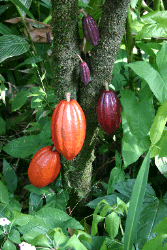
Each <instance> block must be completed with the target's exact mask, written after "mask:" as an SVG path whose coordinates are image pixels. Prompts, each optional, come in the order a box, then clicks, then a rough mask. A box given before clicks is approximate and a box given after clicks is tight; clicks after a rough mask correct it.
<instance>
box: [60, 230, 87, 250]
mask: <svg viewBox="0 0 167 250" xmlns="http://www.w3.org/2000/svg"><path fill="white" fill-rule="evenodd" d="M65 247H71V248H74V249H76V250H87V248H86V247H85V246H84V245H83V244H82V243H81V242H80V240H79V239H78V238H77V236H76V235H75V234H73V236H72V237H71V238H70V239H69V240H68V242H67V243H66V245H65Z"/></svg>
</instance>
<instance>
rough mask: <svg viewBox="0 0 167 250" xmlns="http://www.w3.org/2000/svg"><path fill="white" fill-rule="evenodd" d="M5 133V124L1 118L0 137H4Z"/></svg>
mask: <svg viewBox="0 0 167 250" xmlns="http://www.w3.org/2000/svg"><path fill="white" fill-rule="evenodd" d="M5 133H6V123H5V121H4V120H3V118H2V117H0V135H4V134H5Z"/></svg>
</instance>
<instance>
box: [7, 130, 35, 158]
mask: <svg viewBox="0 0 167 250" xmlns="http://www.w3.org/2000/svg"><path fill="white" fill-rule="evenodd" d="M38 145H39V137H38V136H37V135H31V136H23V137H21V138H18V139H15V140H13V141H10V142H9V143H8V144H6V145H5V147H4V148H3V150H4V151H5V152H6V153H7V154H9V155H11V156H13V157H16V158H25V157H27V156H29V155H33V154H34V152H35V150H36V148H37V147H38Z"/></svg>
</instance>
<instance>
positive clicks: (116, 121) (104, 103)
mask: <svg viewBox="0 0 167 250" xmlns="http://www.w3.org/2000/svg"><path fill="white" fill-rule="evenodd" d="M96 113H97V119H98V122H99V124H100V126H101V127H102V129H103V130H104V132H106V133H107V134H108V135H111V134H113V133H115V132H116V131H117V129H118V128H119V126H120V123H121V119H122V109H121V104H120V101H119V99H118V97H117V96H116V94H115V92H114V91H113V90H109V91H106V90H104V91H103V92H102V94H101V96H100V97H99V100H98V102H97V107H96Z"/></svg>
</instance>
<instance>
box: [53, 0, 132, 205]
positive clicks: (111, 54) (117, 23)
mask: <svg viewBox="0 0 167 250" xmlns="http://www.w3.org/2000/svg"><path fill="white" fill-rule="evenodd" d="M77 3H78V0H61V1H60V0H52V6H53V15H52V26H53V37H54V40H53V51H52V67H53V79H54V81H53V86H54V88H55V94H56V97H57V101H58V102H59V101H60V100H62V99H64V98H65V97H64V96H65V93H67V92H70V93H71V99H76V100H77V101H78V102H79V104H80V105H81V107H82V108H83V111H84V113H85V116H86V124H87V130H86V138H85V142H84V145H83V148H82V149H81V151H80V153H79V154H78V155H77V156H76V157H75V158H74V159H73V160H72V161H67V160H66V159H65V158H64V157H63V156H62V157H61V164H62V171H63V176H64V178H65V182H66V183H67V185H68V187H71V195H72V196H71V198H70V204H71V206H72V207H73V206H74V205H75V204H76V203H77V202H78V201H79V200H81V199H82V198H84V200H83V201H85V199H86V198H87V197H88V195H89V194H90V190H91V177H92V162H93V161H94V159H95V155H94V149H95V145H96V143H97V140H98V121H97V116H96V105H97V100H98V98H99V96H100V94H101V92H102V90H103V89H104V86H103V82H104V80H106V81H108V82H109V83H110V82H111V80H112V69H113V66H114V62H115V59H116V56H117V53H118V51H119V48H120V45H121V40H122V36H123V35H124V33H125V29H124V23H125V19H126V16H127V11H128V7H129V4H130V0H112V1H111V0H105V3H104V5H103V6H102V15H101V20H100V25H99V35H100V39H99V42H98V45H97V46H96V47H94V48H93V49H92V51H91V54H92V56H91V66H92V67H91V81H90V82H89V83H88V84H87V85H85V84H84V83H81V80H80V66H79V65H80V62H79V59H78V57H77V55H78V54H80V42H81V41H80V39H79V34H78V25H77V22H78V16H79V12H78V7H77ZM83 201H82V204H83Z"/></svg>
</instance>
